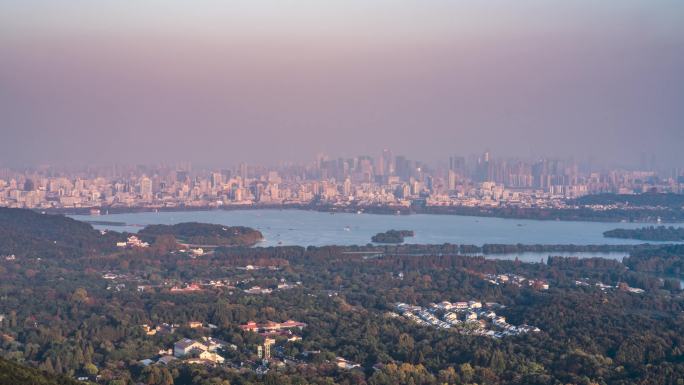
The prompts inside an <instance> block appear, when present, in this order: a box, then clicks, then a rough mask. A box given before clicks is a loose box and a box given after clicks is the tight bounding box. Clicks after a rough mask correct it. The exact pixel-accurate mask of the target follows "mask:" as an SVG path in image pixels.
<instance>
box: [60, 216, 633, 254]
mask: <svg viewBox="0 0 684 385" xmlns="http://www.w3.org/2000/svg"><path fill="white" fill-rule="evenodd" d="M71 217H72V218H75V219H78V220H81V221H99V222H112V224H111V225H108V224H106V223H105V224H96V225H94V227H95V228H97V229H101V230H102V229H109V230H115V231H127V232H137V231H138V230H140V229H141V228H142V227H144V226H146V225H149V224H175V223H180V222H203V223H216V224H224V225H231V226H236V225H240V226H248V227H253V228H255V229H258V230H260V231H261V232H262V233H263V234H264V238H265V239H264V241H263V242H262V243H260V246H277V245H300V246H324V245H365V244H367V243H369V242H370V238H371V236H372V235H374V234H376V233H379V232H383V231H387V230H389V229H402V230H413V231H415V236H414V237H411V238H407V240H406V242H407V243H414V244H442V243H454V244H472V245H478V246H481V245H483V244H487V243H489V244H492V243H494V244H517V243H521V244H578V245H598V244H638V243H645V242H642V241H636V240H628V239H612V238H604V237H603V232H604V231H607V230H610V229H614V228H616V227H621V228H637V227H639V226H643V224H638V223H603V222H569V221H567V222H566V221H540V220H519V219H502V218H487V217H469V216H455V215H427V214H416V215H375V214H347V213H338V214H334V215H333V214H329V213H325V212H318V211H307V210H277V209H264V210H235V211H231V210H212V211H178V212H141V213H128V214H111V215H102V216H88V215H72V216H71ZM116 222H119V223H124V224H125V225H115V224H114V223H116ZM530 254H536V253H530ZM542 254H544V255H545V254H547V253H542ZM553 254H564V253H553ZM598 254H600V255H601V256H604V257H605V255H604V254H601V253H598ZM598 254H597V255H598ZM611 255H612V257H613V258H615V257H616V256H622V255H623V253H611ZM537 257H538V255H535V256H530V259H532V258H533V260H534V261H539V258H537Z"/></svg>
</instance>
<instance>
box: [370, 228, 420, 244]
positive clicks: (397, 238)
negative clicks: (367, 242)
mask: <svg viewBox="0 0 684 385" xmlns="http://www.w3.org/2000/svg"><path fill="white" fill-rule="evenodd" d="M413 235H414V233H413V230H388V231H385V232H384V233H377V234H375V235H374V236H373V237H372V238H371V241H373V242H375V243H403V242H404V238H406V237H412V236H413Z"/></svg>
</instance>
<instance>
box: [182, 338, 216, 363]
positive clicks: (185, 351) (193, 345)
mask: <svg viewBox="0 0 684 385" xmlns="http://www.w3.org/2000/svg"><path fill="white" fill-rule="evenodd" d="M207 350H208V348H207V346H206V345H204V344H203V343H201V342H198V341H195V340H191V339H189V338H184V339H182V340H180V341H178V342H176V343H175V344H174V345H173V355H174V356H175V357H178V358H180V357H185V356H187V355H189V354H191V353H193V352H198V353H199V352H203V351H207Z"/></svg>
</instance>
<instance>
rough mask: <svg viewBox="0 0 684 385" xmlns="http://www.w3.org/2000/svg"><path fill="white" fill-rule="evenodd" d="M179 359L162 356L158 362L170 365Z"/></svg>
mask: <svg viewBox="0 0 684 385" xmlns="http://www.w3.org/2000/svg"><path fill="white" fill-rule="evenodd" d="M177 359H178V358H176V357H174V356H162V357H160V358H159V359H158V360H157V363H159V364H162V365H168V364H170V363H171V362H173V361H175V360H177Z"/></svg>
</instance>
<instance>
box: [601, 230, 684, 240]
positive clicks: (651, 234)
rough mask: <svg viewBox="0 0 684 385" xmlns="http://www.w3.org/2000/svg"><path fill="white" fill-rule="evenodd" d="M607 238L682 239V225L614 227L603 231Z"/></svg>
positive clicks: (683, 237) (683, 233) (683, 236)
mask: <svg viewBox="0 0 684 385" xmlns="http://www.w3.org/2000/svg"><path fill="white" fill-rule="evenodd" d="M603 236H604V237H607V238H622V239H639V240H642V241H663V242H672V241H675V242H678V241H684V227H674V226H657V227H656V226H647V227H641V228H638V229H615V230H609V231H606V232H604V233H603Z"/></svg>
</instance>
